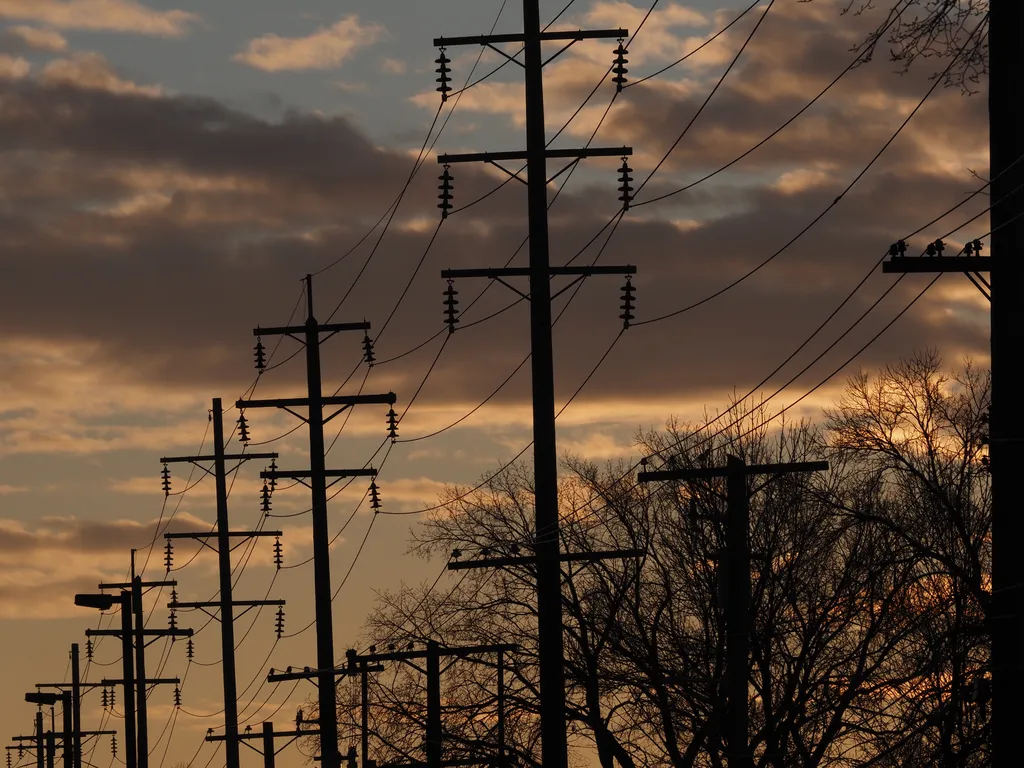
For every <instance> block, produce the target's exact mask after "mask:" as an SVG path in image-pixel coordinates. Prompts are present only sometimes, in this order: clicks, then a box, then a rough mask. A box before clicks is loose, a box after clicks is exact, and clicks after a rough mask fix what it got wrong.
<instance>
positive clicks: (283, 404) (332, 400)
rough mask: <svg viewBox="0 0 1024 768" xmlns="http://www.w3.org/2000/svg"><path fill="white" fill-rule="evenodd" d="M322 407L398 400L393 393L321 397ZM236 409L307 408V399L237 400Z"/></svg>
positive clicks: (379, 403)
mask: <svg viewBox="0 0 1024 768" xmlns="http://www.w3.org/2000/svg"><path fill="white" fill-rule="evenodd" d="M320 402H321V404H322V405H341V406H345V407H350V406H353V405H381V404H383V405H394V404H395V403H396V402H398V398H397V397H396V396H395V393H394V392H388V393H387V394H383V395H337V396H330V397H323V398H321V400H320ZM235 406H236V407H238V408H308V407H309V398H308V397H277V398H273V399H271V400H239V401H238V402H236V403H235Z"/></svg>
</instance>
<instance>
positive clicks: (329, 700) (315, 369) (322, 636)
mask: <svg viewBox="0 0 1024 768" xmlns="http://www.w3.org/2000/svg"><path fill="white" fill-rule="evenodd" d="M306 308H307V316H306V322H305V324H304V325H297V326H285V327H280V328H256V329H255V330H253V335H254V336H256V337H257V344H256V367H257V369H259V370H261V371H262V370H263V367H264V365H265V360H264V358H263V343H262V341H261V340H260V339H261V337H262V336H290V337H292V338H293V339H296V340H298V341H299V342H301V343H303V344H304V345H305V347H306V386H307V396H306V397H295V398H274V399H271V400H239V401H238V402H237V403H236V405H237V407H238V408H239V409H240V410H241V409H245V408H281V409H283V410H286V411H288V412H289V413H291V414H293V415H296V416H298V418H300V419H302V420H303V421H305V422H306V424H307V425H308V426H309V466H310V468H309V470H308V471H306V470H303V471H287V472H280V471H276V470H270V471H266V472H261V473H260V477H262V478H264V479H266V480H270V481H276V480H280V479H283V478H291V479H294V480H299V481H300V482H304V484H306V485H308V486H309V489H310V492H311V496H312V504H311V507H312V518H313V588H314V589H313V591H314V601H315V603H316V657H317V667H318V669H319V670H320V671H321V674H320V677H319V684H318V705H319V730H320V741H321V745H320V753H321V758H322V763H321V764H322V766H323V768H340V766H341V753H340V752H339V751H338V718H337V701H336V700H335V695H334V676H333V674H332V672H331V670H332V668H333V667H334V629H333V617H332V614H331V598H332V594H331V562H330V541H331V540H330V532H329V530H328V526H327V478H328V477H332V478H336V480H335V482H337V479H340V478H346V477H370V478H374V477H376V475H377V471H376V470H375V469H373V468H369V469H343V470H328V469H326V461H325V453H326V452H325V450H324V425H325V424H326V423H327V422H328V421H330V420H331V419H333V418H334V417H335V416H337V415H338V414H339V413H341V412H342V411H344V410H346V409H348V408H351V407H353V406H356V405H363V404H385V405H394V404H395V401H396V398H395V395H394V393H388V394H384V395H348V396H343V397H339V396H328V397H324V395H323V391H322V383H321V380H320V344H321V341H322V339H321V338H320V334H322V333H327V334H329V336H328V338H330V336H333V335H334V334H335V333H339V332H341V331H364V332H366V331H368V330H369V328H370V324H369V323H366V322H363V323H327V324H321V323H318V322H317V320H316V317H315V316H314V314H313V277H312V275H306ZM368 339H369V337H366V341H368ZM366 346H367V347H368V346H369V345H368V344H367V345H366ZM324 406H339V408H338V410H337V411H335V412H334V413H333V414H331V415H330V416H328V417H327V418H324V415H323V411H324ZM295 408H305V409H306V410H307V413H306V416H300V415H299V414H298V413H296V411H295V410H293V409H295ZM393 416H394V409H392V410H391V412H390V413H389V418H390V417H393ZM390 423H391V424H392V425H394V421H393V419H392V420H391V422H390ZM391 433H392V436H394V434H395V432H394V426H392V432H391ZM307 481H308V482H307ZM370 498H371V503H370V506H371V507H372V508H373V510H374V511H376V510H377V509H378V508H379V507H380V500H379V497H378V495H377V485H376V483H375V482H374V481H372V480H371V482H370Z"/></svg>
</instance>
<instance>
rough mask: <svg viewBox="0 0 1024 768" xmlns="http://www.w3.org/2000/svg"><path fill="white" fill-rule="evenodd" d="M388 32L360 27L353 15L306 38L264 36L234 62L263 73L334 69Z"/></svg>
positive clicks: (251, 43) (357, 19) (382, 28)
mask: <svg viewBox="0 0 1024 768" xmlns="http://www.w3.org/2000/svg"><path fill="white" fill-rule="evenodd" d="M386 34H387V30H386V29H385V28H384V27H383V26H382V25H380V24H375V23H369V24H363V23H361V22H360V21H359V17H358V16H356V15H354V14H353V15H350V16H346V17H345V18H343V19H341V21H338V22H337V23H335V24H333V25H331V26H329V27H320V29H318V30H317V31H316V32H314V33H313V34H311V35H307V36H306V37H281V36H279V35H275V34H268V35H264V36H263V37H258V38H256V39H255V40H250V41H249V45H248V46H247V47H246V49H245V50H244V51H242V52H241V53H237V54H235V56H234V57H233V58H234V60H235V61H238V62H241V63H243V64H247V65H249V66H250V67H255V68H256V69H262V70H263V71H265V72H281V71H285V70H293V71H294V70H303V69H333V68H334V67H337V66H339V65H340V64H341V63H342V62H344V61H345V60H346V59H348V58H350V57H351V56H352V54H354V53H355V52H356V51H357V50H359V49H360V48H365V47H367V46H370V45H373V44H374V43H376V42H378V41H379V40H381V39H383V38H384V36H385V35H386Z"/></svg>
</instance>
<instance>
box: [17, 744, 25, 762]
mask: <svg viewBox="0 0 1024 768" xmlns="http://www.w3.org/2000/svg"><path fill="white" fill-rule="evenodd" d="M24 756H25V748H24V747H23V746H21V744H19V745H18V759H19V760H20V759H21V758H23V757H24Z"/></svg>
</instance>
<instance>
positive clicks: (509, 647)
mask: <svg viewBox="0 0 1024 768" xmlns="http://www.w3.org/2000/svg"><path fill="white" fill-rule="evenodd" d="M518 651H519V645H518V644H516V643H499V644H496V645H464V646H460V647H458V648H437V649H436V650H435V651H433V653H434V654H436V655H437V656H440V657H444V656H456V657H459V658H465V657H466V656H471V655H473V654H476V653H516V652H518ZM429 655H431V651H430V650H428V649H424V650H420V651H387V652H385V653H364V654H355V653H353V655H351V656H349V657H348V658H349V660H350V662H351V663H350V664H349V667H348V668H349V669H350V670H352V669H353V664H355V663H358V662H364V661H365V662H375V661H408V660H410V659H423V658H426V657H427V656H429ZM360 671H361V670H360ZM370 671H380V670H374V669H373V668H372V667H371V668H370Z"/></svg>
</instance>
